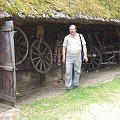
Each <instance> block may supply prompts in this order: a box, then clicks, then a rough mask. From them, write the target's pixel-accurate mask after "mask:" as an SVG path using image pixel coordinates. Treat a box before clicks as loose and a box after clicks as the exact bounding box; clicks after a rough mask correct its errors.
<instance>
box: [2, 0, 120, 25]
mask: <svg viewBox="0 0 120 120" xmlns="http://www.w3.org/2000/svg"><path fill="white" fill-rule="evenodd" d="M119 5H120V0H1V1H0V18H1V19H5V18H13V19H35V18H37V19H44V20H52V21H67V20H75V21H77V22H81V21H83V22H85V21H86V22H87V21H102V22H114V23H117V24H119V23H120V6H119Z"/></svg>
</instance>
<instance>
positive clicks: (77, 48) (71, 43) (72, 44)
mask: <svg viewBox="0 0 120 120" xmlns="http://www.w3.org/2000/svg"><path fill="white" fill-rule="evenodd" d="M80 38H81V40H80ZM81 42H82V45H86V41H85V39H84V37H83V35H82V34H80V36H79V34H78V33H76V35H75V37H72V36H71V34H69V35H67V36H65V38H64V42H63V47H65V48H66V49H67V53H66V54H67V56H78V55H80V54H81V50H82V47H81Z"/></svg>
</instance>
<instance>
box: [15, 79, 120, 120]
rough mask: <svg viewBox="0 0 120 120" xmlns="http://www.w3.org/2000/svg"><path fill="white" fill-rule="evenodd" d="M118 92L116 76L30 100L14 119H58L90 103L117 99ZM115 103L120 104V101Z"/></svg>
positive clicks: (119, 90) (119, 82) (118, 83)
mask: <svg viewBox="0 0 120 120" xmlns="http://www.w3.org/2000/svg"><path fill="white" fill-rule="evenodd" d="M119 93H120V77H117V78H116V79H114V80H113V81H111V82H107V83H101V84H97V85H94V86H88V87H81V88H79V89H75V90H71V91H70V92H67V93H66V92H64V93H62V94H60V95H57V96H54V97H49V98H44V99H39V100H38V99H37V100H34V101H33V100H32V101H30V102H29V103H27V104H24V105H22V106H21V108H20V109H21V112H20V114H19V115H18V116H17V117H16V118H15V120H60V119H61V118H64V116H66V115H68V116H69V115H70V114H71V113H73V112H78V111H79V112H81V111H83V110H84V109H86V108H87V106H89V105H90V104H94V103H99V104H101V103H108V102H109V103H114V102H115V101H119V99H120V97H115V96H116V95H119ZM117 104H119V105H120V102H119V103H118V102H117ZM69 119H70V118H69ZM62 120H64V119H62ZM67 120H68V119H67Z"/></svg>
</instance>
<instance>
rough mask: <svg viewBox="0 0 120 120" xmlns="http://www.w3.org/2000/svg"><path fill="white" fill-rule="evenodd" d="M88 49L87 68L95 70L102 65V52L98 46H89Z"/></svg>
mask: <svg viewBox="0 0 120 120" xmlns="http://www.w3.org/2000/svg"><path fill="white" fill-rule="evenodd" d="M87 49H88V63H87V65H86V68H87V69H88V70H95V69H97V68H98V67H99V66H100V63H101V54H100V51H99V50H98V49H97V48H96V47H91V46H89V47H87Z"/></svg>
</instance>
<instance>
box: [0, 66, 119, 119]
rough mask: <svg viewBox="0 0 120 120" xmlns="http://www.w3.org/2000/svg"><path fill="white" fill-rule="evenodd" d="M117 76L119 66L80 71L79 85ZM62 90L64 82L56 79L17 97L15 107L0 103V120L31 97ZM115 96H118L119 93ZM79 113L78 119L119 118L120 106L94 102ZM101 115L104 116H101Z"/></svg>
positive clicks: (56, 92) (63, 89)
mask: <svg viewBox="0 0 120 120" xmlns="http://www.w3.org/2000/svg"><path fill="white" fill-rule="evenodd" d="M117 76H120V67H118V66H117V67H104V68H100V69H99V70H95V71H92V72H88V73H86V72H82V73H81V77H80V86H79V87H84V86H89V85H94V84H99V83H101V82H107V81H111V80H113V79H114V78H115V77H117ZM62 92H65V86H64V82H63V81H61V80H56V81H54V82H51V83H50V84H48V85H46V86H43V87H40V88H39V90H38V91H37V92H35V93H32V94H31V95H27V96H24V97H21V98H19V99H18V100H17V103H16V106H15V107H11V108H9V107H6V106H4V105H2V104H0V108H2V107H1V106H3V107H4V108H5V109H4V110H3V109H0V120H8V119H5V118H10V117H11V116H14V115H15V114H17V113H19V111H20V110H19V106H20V105H22V104H24V103H26V102H28V101H30V100H32V99H40V98H45V97H50V96H56V95H58V94H60V93H62ZM117 97H119V98H120V95H119V96H117ZM96 110H97V112H96ZM75 114H77V113H75ZM81 114H82V119H80V120H120V117H119V114H120V106H117V105H116V104H114V105H109V104H103V105H98V104H94V105H91V106H89V107H88V108H87V110H86V111H83V112H82V113H80V114H77V115H78V116H79V115H81ZM86 114H87V115H86ZM102 115H104V116H106V117H104V118H102ZM3 118H4V119H3ZM105 118H106V119H105ZM10 120H12V119H10ZM61 120H62V119H61ZM63 120H64V119H63Z"/></svg>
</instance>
